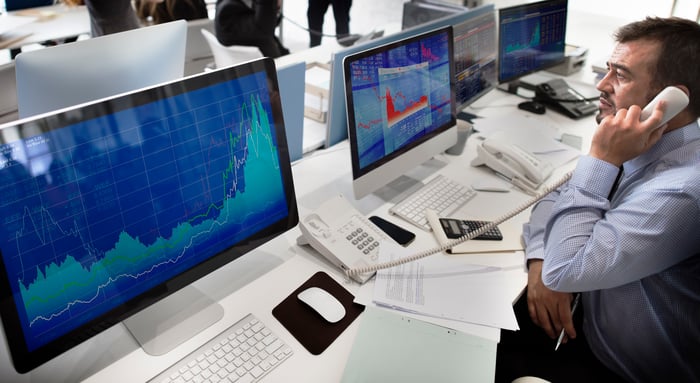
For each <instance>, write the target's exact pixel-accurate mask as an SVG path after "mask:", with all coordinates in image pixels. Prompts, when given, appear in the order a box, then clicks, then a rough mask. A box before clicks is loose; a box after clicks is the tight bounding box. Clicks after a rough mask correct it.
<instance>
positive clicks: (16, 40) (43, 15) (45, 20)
mask: <svg viewBox="0 0 700 383" xmlns="http://www.w3.org/2000/svg"><path fill="white" fill-rule="evenodd" d="M9 15H11V16H27V17H34V18H35V20H34V21H32V22H30V23H26V24H22V25H20V26H18V27H16V28H13V29H12V30H11V31H5V32H4V33H2V34H0V47H2V48H8V49H16V48H21V47H23V46H25V45H29V44H37V43H43V42H44V41H51V40H62V39H66V38H70V37H77V36H80V35H83V34H90V15H89V14H88V11H87V8H86V7H85V6H75V7H69V6H66V5H63V4H59V5H52V6H48V7H38V8H31V9H25V10H21V11H12V12H9ZM0 20H2V19H1V18H0Z"/></svg>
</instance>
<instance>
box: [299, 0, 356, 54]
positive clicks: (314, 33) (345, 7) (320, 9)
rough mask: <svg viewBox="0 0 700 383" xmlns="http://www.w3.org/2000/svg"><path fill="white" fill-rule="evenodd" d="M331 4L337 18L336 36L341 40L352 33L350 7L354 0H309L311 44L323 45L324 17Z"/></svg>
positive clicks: (308, 14)
mask: <svg viewBox="0 0 700 383" xmlns="http://www.w3.org/2000/svg"><path fill="white" fill-rule="evenodd" d="M329 6H333V18H334V19H335V36H336V39H338V40H340V39H342V38H343V37H346V36H348V35H349V34H350V7H351V6H352V0H309V7H308V9H307V11H306V17H307V19H308V22H309V37H310V40H311V42H310V44H309V46H311V47H315V46H317V45H321V39H322V38H323V19H324V17H325V15H326V11H327V10H328V7H329Z"/></svg>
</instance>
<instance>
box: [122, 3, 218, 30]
mask: <svg viewBox="0 0 700 383" xmlns="http://www.w3.org/2000/svg"><path fill="white" fill-rule="evenodd" d="M134 5H135V7H136V14H137V15H138V16H139V19H141V22H142V23H143V24H144V25H146V24H160V23H167V22H169V21H174V20H196V19H206V18H208V17H209V12H208V11H207V4H206V3H205V2H204V0H136V1H135V2H134Z"/></svg>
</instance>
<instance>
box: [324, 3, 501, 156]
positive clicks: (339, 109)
mask: <svg viewBox="0 0 700 383" xmlns="http://www.w3.org/2000/svg"><path fill="white" fill-rule="evenodd" d="M494 12H495V11H494V6H493V4H485V5H482V6H480V7H477V8H473V9H471V10H468V11H465V12H460V13H455V14H453V15H450V16H446V17H443V18H440V19H437V20H433V21H430V22H427V23H424V24H421V25H417V26H415V27H412V28H409V29H405V30H402V31H399V32H396V33H393V34H389V35H385V36H383V37H380V38H377V39H375V40H372V41H368V42H367V43H364V44H356V45H353V46H351V47H349V48H345V49H342V50H340V51H337V52H335V53H334V54H333V56H332V59H331V79H330V86H329V99H328V117H327V125H328V126H327V131H326V133H327V135H326V147H330V146H333V145H335V144H337V143H338V142H340V141H342V140H344V139H346V138H348V120H347V111H346V103H345V87H344V84H345V83H344V80H343V59H344V58H345V57H346V56H348V55H351V54H354V53H357V52H361V51H364V50H367V49H371V48H374V47H377V46H380V45H384V44H388V43H392V42H394V41H397V40H401V39H405V38H407V37H411V36H415V35H418V34H420V33H424V32H427V31H431V30H434V29H436V28H440V27H443V26H447V25H456V24H460V23H462V22H464V21H466V20H468V19H471V18H479V17H481V16H483V15H484V14H493V13H494ZM494 17H495V16H494Z"/></svg>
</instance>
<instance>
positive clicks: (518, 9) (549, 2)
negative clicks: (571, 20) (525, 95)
mask: <svg viewBox="0 0 700 383" xmlns="http://www.w3.org/2000/svg"><path fill="white" fill-rule="evenodd" d="M556 3H564V4H565V7H564V9H565V13H566V15H567V16H568V3H569V2H568V0H541V1H537V2H534V3H525V4H520V5H514V6H510V7H505V8H500V9H499V10H498V17H497V22H498V57H497V61H498V62H497V71H498V72H497V77H498V83H499V84H501V85H503V84H508V83H511V82H514V81H517V80H518V79H520V78H522V77H525V76H527V75H530V74H533V73H536V72H539V71H542V70H547V69H550V68H552V67H555V66H557V65H559V64H561V63H563V62H565V61H566V25H565V27H564V38H563V41H562V48H561V57H559V58H558V59H557V60H556V61H552V62H549V63H547V65H542V66H540V67H538V68H532V69H529V70H527V71H524V72H521V73H518V74H516V75H513V76H510V77H502V76H501V73H502V70H501V65H502V62H503V60H502V52H503V50H502V36H503V33H502V30H501V28H502V27H503V25H502V23H501V20H502V14H503V13H504V12H508V13H522V12H528V11H530V12H531V11H534V10H536V9H538V8H541V7H545V6H553V5H555V4H556ZM564 23H565V24H566V23H568V20H567V18H566V17H565V18H564Z"/></svg>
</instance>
